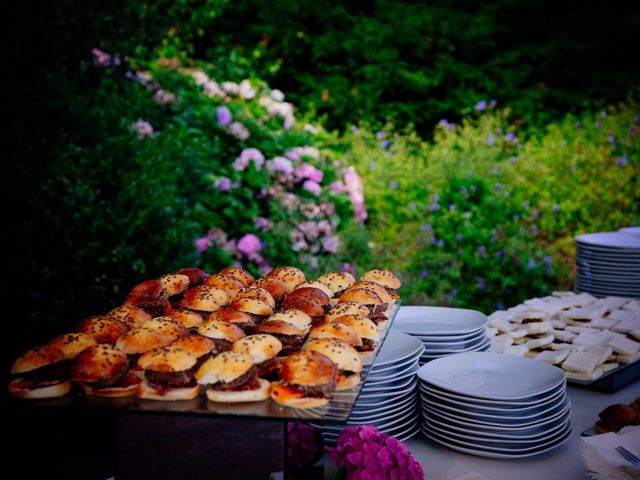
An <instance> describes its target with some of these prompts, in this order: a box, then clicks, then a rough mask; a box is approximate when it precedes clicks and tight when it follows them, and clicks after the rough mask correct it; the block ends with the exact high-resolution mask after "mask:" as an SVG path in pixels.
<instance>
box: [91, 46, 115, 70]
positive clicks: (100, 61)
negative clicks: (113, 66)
mask: <svg viewBox="0 0 640 480" xmlns="http://www.w3.org/2000/svg"><path fill="white" fill-rule="evenodd" d="M91 53H92V54H93V60H94V62H95V64H96V65H97V66H99V67H108V66H109V63H110V62H111V55H109V54H108V53H105V52H103V51H102V50H100V49H99V48H92V49H91Z"/></svg>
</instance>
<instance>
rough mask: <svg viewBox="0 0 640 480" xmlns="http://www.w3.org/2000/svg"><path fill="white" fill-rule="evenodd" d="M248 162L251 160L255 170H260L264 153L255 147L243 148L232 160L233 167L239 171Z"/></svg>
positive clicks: (247, 164)
mask: <svg viewBox="0 0 640 480" xmlns="http://www.w3.org/2000/svg"><path fill="white" fill-rule="evenodd" d="M249 162H253V164H254V165H255V167H256V170H260V169H261V168H262V165H264V155H263V154H262V152H261V151H260V150H258V149H257V148H245V149H244V150H242V151H241V152H240V156H239V157H238V158H237V159H236V161H235V162H233V168H235V169H236V170H240V171H242V170H245V169H246V168H247V167H248V166H249Z"/></svg>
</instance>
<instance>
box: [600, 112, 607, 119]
mask: <svg viewBox="0 0 640 480" xmlns="http://www.w3.org/2000/svg"><path fill="white" fill-rule="evenodd" d="M600 116H601V117H602V118H606V116H607V112H605V111H604V110H603V111H601V112H600Z"/></svg>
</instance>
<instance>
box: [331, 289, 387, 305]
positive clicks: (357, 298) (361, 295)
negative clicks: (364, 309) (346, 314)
mask: <svg viewBox="0 0 640 480" xmlns="http://www.w3.org/2000/svg"><path fill="white" fill-rule="evenodd" d="M344 302H353V303H359V304H361V305H381V304H384V303H385V302H383V301H382V299H381V298H380V296H379V295H378V294H377V293H375V292H374V291H373V290H370V289H367V288H362V289H355V290H351V291H349V292H344V293H343V294H342V295H340V299H339V300H338V304H341V303H344Z"/></svg>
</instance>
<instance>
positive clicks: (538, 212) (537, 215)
mask: <svg viewBox="0 0 640 480" xmlns="http://www.w3.org/2000/svg"><path fill="white" fill-rule="evenodd" d="M532 213H533V217H534V218H538V217H539V216H540V210H538V209H537V208H534V209H533V212H532Z"/></svg>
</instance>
